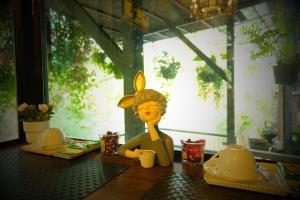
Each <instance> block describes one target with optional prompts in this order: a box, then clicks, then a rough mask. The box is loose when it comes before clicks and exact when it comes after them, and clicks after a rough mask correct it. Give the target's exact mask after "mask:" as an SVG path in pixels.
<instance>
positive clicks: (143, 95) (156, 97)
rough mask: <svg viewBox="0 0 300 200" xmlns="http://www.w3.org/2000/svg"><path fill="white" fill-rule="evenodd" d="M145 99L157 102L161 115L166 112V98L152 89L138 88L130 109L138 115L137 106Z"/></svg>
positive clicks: (145, 100)
mask: <svg viewBox="0 0 300 200" xmlns="http://www.w3.org/2000/svg"><path fill="white" fill-rule="evenodd" d="M147 101H156V102H157V103H158V104H159V107H160V111H161V116H163V115H164V114H165V113H166V107H167V100H166V98H165V96H164V95H162V94H161V93H160V92H158V91H156V90H152V89H144V90H140V91H138V92H137V93H136V94H135V98H134V102H133V105H132V109H133V111H134V112H135V114H136V115H138V106H139V105H140V104H142V103H145V102H147Z"/></svg>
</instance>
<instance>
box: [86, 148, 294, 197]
mask: <svg viewBox="0 0 300 200" xmlns="http://www.w3.org/2000/svg"><path fill="white" fill-rule="evenodd" d="M87 157H88V158H95V159H101V160H103V161H108V162H116V163H120V164H126V165H128V166H129V168H128V169H127V170H126V171H125V172H124V173H122V174H120V175H119V176H118V177H115V178H114V179H112V180H111V181H110V182H108V183H107V184H105V185H104V186H102V187H101V188H100V189H98V190H96V191H95V192H94V193H92V194H90V195H89V196H87V197H86V198H85V199H89V200H90V199H101V197H105V198H104V199H130V200H134V199H141V198H142V196H143V195H144V193H145V192H146V191H148V190H149V189H150V188H151V187H152V186H153V185H154V184H155V182H156V181H158V180H159V179H160V178H161V177H162V176H163V175H165V174H167V173H169V172H177V173H183V174H186V175H190V176H193V177H195V176H198V177H202V176H203V171H202V167H194V166H185V165H182V164H181V163H174V164H173V165H171V166H169V167H160V166H155V167H153V168H151V169H144V168H142V167H141V166H140V164H139V162H138V161H137V160H132V159H127V158H122V157H119V156H107V155H101V154H100V153H99V152H94V153H91V154H89V155H88V156H87ZM207 189H208V190H209V192H210V193H211V194H210V195H208V196H209V199H216V200H217V199H222V200H224V199H228V200H229V199H230V200H232V199H243V200H247V199H249V200H250V199H264V200H268V199H270V200H271V199H272V200H274V199H280V200H281V199H291V197H281V196H274V195H267V194H261V193H255V192H248V191H247V192H246V191H243V190H235V189H228V188H225V187H218V186H208V188H207ZM245 194H246V196H244V195H245ZM256 197H258V198H256Z"/></svg>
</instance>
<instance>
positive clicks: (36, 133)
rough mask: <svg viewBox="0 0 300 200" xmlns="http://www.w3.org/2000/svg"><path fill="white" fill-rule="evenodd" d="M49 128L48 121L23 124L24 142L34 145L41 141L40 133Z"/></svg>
mask: <svg viewBox="0 0 300 200" xmlns="http://www.w3.org/2000/svg"><path fill="white" fill-rule="evenodd" d="M49 128H50V121H41V122H23V130H24V131H25V133H26V141H27V142H28V143H35V142H38V141H39V140H40V139H41V136H42V133H43V132H44V131H45V130H47V129H49Z"/></svg>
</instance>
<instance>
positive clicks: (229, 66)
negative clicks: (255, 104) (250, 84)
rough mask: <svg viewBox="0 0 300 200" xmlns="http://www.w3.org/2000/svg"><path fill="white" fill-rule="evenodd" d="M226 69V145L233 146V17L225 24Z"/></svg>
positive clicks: (234, 141) (234, 140)
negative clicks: (227, 84)
mask: <svg viewBox="0 0 300 200" xmlns="http://www.w3.org/2000/svg"><path fill="white" fill-rule="evenodd" d="M226 28H227V31H226V36H227V54H226V55H227V69H228V70H229V71H230V72H231V73H230V80H231V85H229V86H227V144H235V143H236V139H235V125H234V124H235V115H234V112H235V109H234V59H233V58H234V21H233V17H230V18H229V19H228V23H227V26H226Z"/></svg>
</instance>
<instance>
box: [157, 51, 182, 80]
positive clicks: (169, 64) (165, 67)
mask: <svg viewBox="0 0 300 200" xmlns="http://www.w3.org/2000/svg"><path fill="white" fill-rule="evenodd" d="M154 63H157V65H158V67H155V70H156V72H157V76H158V77H162V78H164V79H166V80H173V79H175V77H176V75H177V73H178V70H179V69H180V68H181V63H180V62H178V61H176V60H175V58H174V57H171V58H169V54H168V52H166V51H163V55H162V56H161V57H156V58H154Z"/></svg>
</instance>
